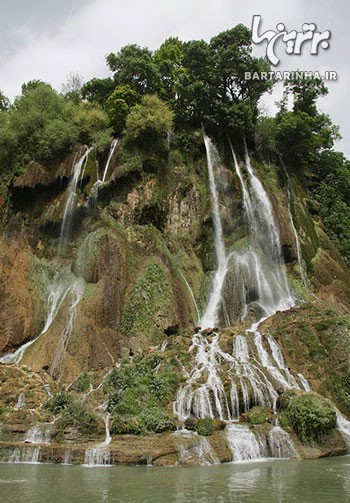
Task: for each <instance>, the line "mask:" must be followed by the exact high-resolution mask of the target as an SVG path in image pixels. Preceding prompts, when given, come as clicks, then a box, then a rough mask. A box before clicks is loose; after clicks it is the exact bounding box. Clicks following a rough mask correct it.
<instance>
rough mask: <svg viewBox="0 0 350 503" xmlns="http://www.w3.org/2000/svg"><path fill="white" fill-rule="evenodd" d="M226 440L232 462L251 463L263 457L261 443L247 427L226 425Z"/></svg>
mask: <svg viewBox="0 0 350 503" xmlns="http://www.w3.org/2000/svg"><path fill="white" fill-rule="evenodd" d="M226 438H227V442H228V445H229V448H230V450H231V452H232V460H233V461H251V460H254V459H259V458H262V457H264V451H263V450H262V446H261V443H260V442H259V441H258V439H257V437H256V436H255V435H254V433H253V432H252V431H251V430H250V429H249V428H248V427H247V426H243V425H241V424H229V425H227V426H226Z"/></svg>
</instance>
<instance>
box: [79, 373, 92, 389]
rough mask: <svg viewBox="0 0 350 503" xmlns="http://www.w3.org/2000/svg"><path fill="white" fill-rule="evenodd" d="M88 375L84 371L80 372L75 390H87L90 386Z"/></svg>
mask: <svg viewBox="0 0 350 503" xmlns="http://www.w3.org/2000/svg"><path fill="white" fill-rule="evenodd" d="M90 383H91V381H90V376H89V374H87V373H86V372H84V373H83V374H80V376H79V378H78V386H77V390H78V391H79V392H80V393H84V391H87V390H88V389H89V387H90Z"/></svg>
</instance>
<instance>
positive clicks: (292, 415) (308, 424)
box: [282, 393, 337, 443]
mask: <svg viewBox="0 0 350 503" xmlns="http://www.w3.org/2000/svg"><path fill="white" fill-rule="evenodd" d="M286 395H287V396H283V400H282V407H283V412H284V414H285V418H286V420H287V422H288V424H289V426H291V427H292V428H293V430H294V431H295V432H296V434H297V435H298V437H299V438H300V440H301V441H302V442H303V443H312V442H317V441H320V440H321V439H322V436H323V435H324V434H325V433H327V432H328V431H329V430H331V429H332V428H335V427H336V424H337V418H336V414H335V411H334V410H333V408H332V407H331V405H330V403H329V402H328V401H327V400H326V399H324V398H321V397H319V396H316V395H313V394H310V393H308V394H286Z"/></svg>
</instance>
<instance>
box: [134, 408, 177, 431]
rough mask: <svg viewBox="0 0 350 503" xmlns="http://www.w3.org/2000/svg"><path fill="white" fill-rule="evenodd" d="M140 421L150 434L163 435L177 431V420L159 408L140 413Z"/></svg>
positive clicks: (144, 410)
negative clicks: (166, 432) (165, 432)
mask: <svg viewBox="0 0 350 503" xmlns="http://www.w3.org/2000/svg"><path fill="white" fill-rule="evenodd" d="M140 419H141V421H142V422H143V424H144V426H145V429H146V430H147V431H149V432H154V433H161V432H163V431H172V430H176V423H175V420H174V419H173V418H172V417H170V416H169V415H168V414H166V413H165V412H164V411H163V410H161V409H160V408H159V407H150V408H147V409H143V410H142V411H141V413H140Z"/></svg>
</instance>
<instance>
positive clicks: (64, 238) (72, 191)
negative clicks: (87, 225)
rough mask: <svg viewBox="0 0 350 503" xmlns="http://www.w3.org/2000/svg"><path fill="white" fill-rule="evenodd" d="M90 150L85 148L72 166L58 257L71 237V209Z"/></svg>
mask: <svg viewBox="0 0 350 503" xmlns="http://www.w3.org/2000/svg"><path fill="white" fill-rule="evenodd" d="M92 149H93V147H89V148H86V151H85V152H84V154H83V155H81V156H80V158H79V159H78V161H76V162H75V163H74V165H73V170H72V178H71V181H70V183H69V186H68V189H67V200H66V204H65V208H64V212H63V219H62V225H61V232H60V242H59V247H58V252H59V254H60V255H61V254H62V252H63V251H64V248H65V246H66V244H67V242H68V240H69V239H70V237H71V232H72V223H73V220H72V216H73V208H74V204H75V200H76V197H77V186H78V182H79V179H80V175H81V172H82V170H83V169H84V167H85V165H86V163H87V161H88V157H89V154H90V152H91V151H92Z"/></svg>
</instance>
